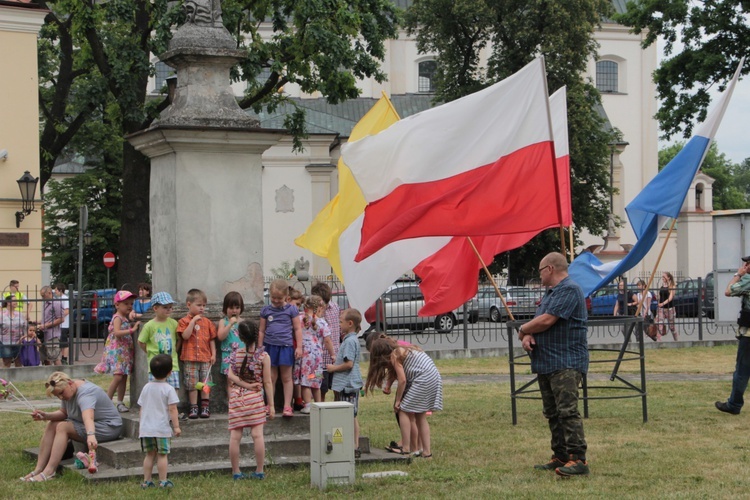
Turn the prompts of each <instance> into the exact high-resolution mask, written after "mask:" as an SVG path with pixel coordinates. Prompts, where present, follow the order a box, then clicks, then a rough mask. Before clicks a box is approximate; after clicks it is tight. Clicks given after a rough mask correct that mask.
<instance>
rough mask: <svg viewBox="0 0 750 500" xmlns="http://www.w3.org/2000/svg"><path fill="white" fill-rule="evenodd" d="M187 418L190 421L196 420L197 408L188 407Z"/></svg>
mask: <svg viewBox="0 0 750 500" xmlns="http://www.w3.org/2000/svg"><path fill="white" fill-rule="evenodd" d="M188 418H189V419H190V420H195V419H196V418H198V407H197V406H191V407H190V413H188Z"/></svg>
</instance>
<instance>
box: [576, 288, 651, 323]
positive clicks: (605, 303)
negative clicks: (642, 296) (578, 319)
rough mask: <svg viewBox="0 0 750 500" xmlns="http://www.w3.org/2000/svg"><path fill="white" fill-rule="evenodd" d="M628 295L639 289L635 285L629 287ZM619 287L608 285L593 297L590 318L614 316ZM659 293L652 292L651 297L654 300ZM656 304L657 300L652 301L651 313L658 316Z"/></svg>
mask: <svg viewBox="0 0 750 500" xmlns="http://www.w3.org/2000/svg"><path fill="white" fill-rule="evenodd" d="M627 290H628V293H631V294H632V293H638V287H637V286H636V285H635V284H630V285H628V286H627ZM617 293H618V290H617V285H607V286H605V287H602V288H600V289H599V290H597V291H596V292H594V293H593V294H592V295H591V307H590V308H589V316H612V313H613V312H614V310H615V302H617ZM657 293H658V291H657V290H651V295H652V296H653V297H654V299H655V298H656V297H657V295H656V294H657ZM656 303H657V300H653V299H652V300H651V313H652V315H655V314H656Z"/></svg>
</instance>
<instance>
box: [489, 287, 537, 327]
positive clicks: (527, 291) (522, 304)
mask: <svg viewBox="0 0 750 500" xmlns="http://www.w3.org/2000/svg"><path fill="white" fill-rule="evenodd" d="M500 293H502V294H503V298H505V303H506V304H507V305H508V309H510V312H511V314H512V315H513V317H514V318H521V317H528V316H533V315H534V314H535V313H536V308H537V306H538V305H539V302H541V300H542V295H543V293H544V292H543V291H542V290H540V289H533V288H524V287H509V288H500ZM477 307H478V309H479V317H480V318H487V319H489V320H490V321H494V322H498V321H505V320H506V319H508V317H509V316H508V311H507V310H506V309H505V306H504V305H503V302H502V300H500V297H498V296H497V292H496V291H495V288H494V287H483V288H480V289H479V291H477Z"/></svg>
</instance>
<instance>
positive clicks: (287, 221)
mask: <svg viewBox="0 0 750 500" xmlns="http://www.w3.org/2000/svg"><path fill="white" fill-rule="evenodd" d="M335 140H336V137H335V135H333V134H331V135H311V136H310V137H309V138H308V139H307V140H305V141H304V146H305V150H304V151H303V152H300V153H292V143H291V139H290V138H284V139H283V140H282V141H280V142H279V143H278V144H277V145H275V146H273V147H271V148H270V149H269V150H267V151H266V152H265V153H264V154H263V175H262V182H263V193H264V195H263V254H264V256H265V260H264V264H263V273H264V274H265V275H270V274H271V269H272V268H277V267H279V266H280V265H281V263H282V262H283V261H289V263H290V264H293V263H294V261H296V260H297V259H299V258H300V257H304V258H305V259H306V260H309V261H310V263H311V266H310V273H311V274H313V275H319V274H328V273H330V266H328V265H327V261H324V260H323V259H320V258H318V257H315V256H313V254H312V253H311V252H310V251H309V250H307V249H303V248H301V247H298V246H297V245H296V244H295V243H294V239H295V238H297V237H298V236H299V235H301V234H302V233H304V232H305V231H306V230H307V227H308V226H309V225H310V223H311V222H312V220H313V218H315V216H316V215H317V214H318V212H320V210H321V209H322V208H323V207H324V206H325V204H326V203H328V201H330V199H331V198H332V197H333V196H334V195H335V193H336V192H337V185H336V184H335V183H332V182H331V181H332V180H333V172H334V171H335V169H333V168H331V174H329V176H328V177H329V181H328V185H321V184H320V183H315V184H314V183H313V182H312V178H313V174H311V172H309V171H308V168H307V167H308V166H310V165H313V166H314V165H318V166H320V165H325V164H328V165H335V163H332V160H331V156H330V148H331V144H332V143H333V142H335ZM282 186H287V187H288V188H290V189H292V190H293V195H294V202H293V209H294V211H292V212H279V211H277V202H276V193H277V191H278V190H279V189H280V188H281V187H282ZM314 189H315V190H316V191H317V192H314Z"/></svg>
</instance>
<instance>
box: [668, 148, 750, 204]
mask: <svg viewBox="0 0 750 500" xmlns="http://www.w3.org/2000/svg"><path fill="white" fill-rule="evenodd" d="M684 146H685V143H684V142H677V143H675V144H672V145H671V146H667V147H665V148H662V149H661V150H659V170H661V169H662V168H664V167H665V166H666V165H667V163H669V162H670V161H671V160H672V158H674V157H675V156H676V155H677V153H679V152H680V151H681V150H682V148H683V147H684ZM701 170H702V171H703V173H705V174H706V175H708V176H710V177H713V178H714V180H715V182H714V183H713V186H712V188H713V206H714V210H734V209H740V208H750V158H747V159H745V161H743V162H742V163H741V164H736V163H732V162H731V160H729V158H727V157H726V155H725V154H724V153H720V152H719V148H718V147H717V146H716V143H713V144H711V147H710V148H709V150H708V153H707V154H706V158H704V160H703V165H702V166H701Z"/></svg>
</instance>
